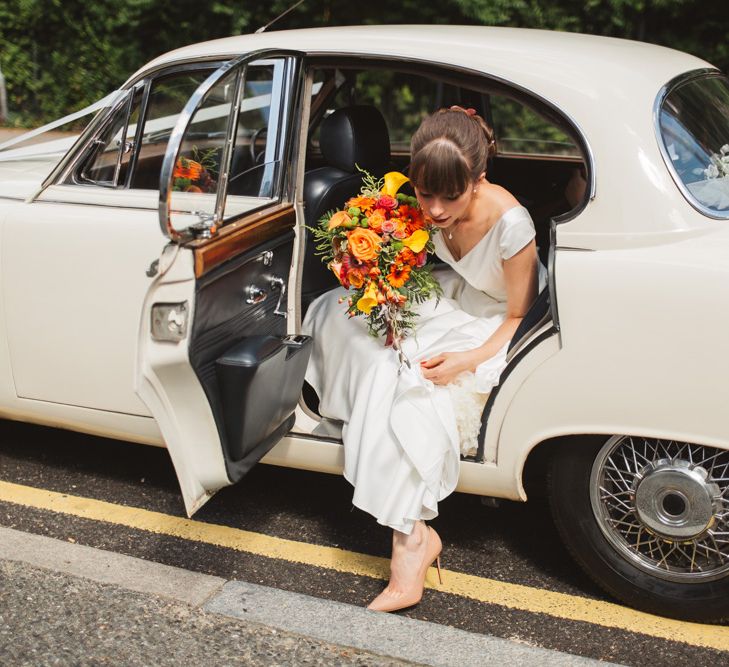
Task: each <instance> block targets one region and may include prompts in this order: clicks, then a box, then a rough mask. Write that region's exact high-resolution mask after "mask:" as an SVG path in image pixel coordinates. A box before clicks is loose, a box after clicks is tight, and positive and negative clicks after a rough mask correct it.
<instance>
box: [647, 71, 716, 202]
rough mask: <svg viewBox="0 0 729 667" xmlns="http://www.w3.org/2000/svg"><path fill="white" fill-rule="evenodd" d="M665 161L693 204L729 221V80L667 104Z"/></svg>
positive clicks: (679, 92)
mask: <svg viewBox="0 0 729 667" xmlns="http://www.w3.org/2000/svg"><path fill="white" fill-rule="evenodd" d="M659 132H660V137H661V140H662V142H663V148H664V157H665V158H666V162H667V164H668V165H669V168H670V170H671V172H672V173H673V175H674V177H675V178H677V183H678V184H679V187H681V189H682V190H683V192H684V193H685V194H686V196H687V197H688V199H689V201H690V202H692V203H693V204H694V205H695V206H697V207H698V208H699V209H700V210H702V211H704V212H706V213H709V214H710V215H714V216H720V217H729V80H727V79H726V78H725V77H723V76H718V75H714V76H709V77H702V78H700V79H693V80H690V81H688V82H686V83H684V84H682V85H679V86H677V87H676V88H674V89H673V90H671V91H670V92H669V94H668V95H667V96H666V98H665V100H664V101H663V103H662V104H661V110H660V116H659Z"/></svg>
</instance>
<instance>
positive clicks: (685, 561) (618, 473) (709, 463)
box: [590, 436, 729, 583]
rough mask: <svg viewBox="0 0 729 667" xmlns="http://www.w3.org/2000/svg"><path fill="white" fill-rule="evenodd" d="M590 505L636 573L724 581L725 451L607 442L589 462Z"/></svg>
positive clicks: (728, 455) (727, 539)
mask: <svg viewBox="0 0 729 667" xmlns="http://www.w3.org/2000/svg"><path fill="white" fill-rule="evenodd" d="M590 500H591V503H592V510H593V513H594V515H595V518H596V519H597V523H598V525H599V526H600V529H601V530H602V532H603V534H604V535H605V537H606V538H607V539H608V540H609V541H610V543H611V544H612V545H613V546H614V547H615V548H616V549H617V550H618V551H619V552H620V553H621V554H622V555H623V556H624V557H626V558H627V559H628V560H629V561H630V562H631V563H633V564H634V565H636V566H637V567H639V568H640V569H642V570H644V571H646V572H649V573H650V574H652V575H654V576H660V577H662V578H664V579H669V580H672V581H682V582H686V583H690V582H696V581H699V580H701V581H708V580H713V579H719V578H721V577H723V576H726V575H727V574H729V451H725V450H721V449H715V448H713V447H704V446H700V445H692V444H689V443H685V442H676V441H671V440H652V439H646V438H632V437H628V436H615V437H613V438H610V440H608V442H607V443H605V445H604V446H603V448H602V449H601V450H600V452H599V453H598V455H597V457H596V458H595V462H594V464H593V467H592V475H591V484H590Z"/></svg>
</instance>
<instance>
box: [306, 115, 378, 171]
mask: <svg viewBox="0 0 729 667" xmlns="http://www.w3.org/2000/svg"><path fill="white" fill-rule="evenodd" d="M319 145H320V147H321V154H322V156H323V157H324V159H325V160H326V161H327V162H328V163H329V164H330V165H331V166H333V167H337V168H338V169H342V170H344V171H350V172H354V171H356V169H355V166H354V165H355V164H357V165H359V166H360V167H362V168H363V169H373V168H375V167H382V166H383V165H386V164H387V163H388V162H389V161H390V135H389V134H388V132H387V124H386V123H385V119H384V118H383V117H382V114H381V113H380V112H379V111H378V110H377V109H376V108H375V107H370V106H365V105H358V106H352V107H344V108H343V109H337V110H336V111H335V112H334V113H333V114H331V116H327V117H326V118H325V119H324V121H323V122H322V124H321V133H320V135H319Z"/></svg>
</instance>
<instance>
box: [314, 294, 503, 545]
mask: <svg viewBox="0 0 729 667" xmlns="http://www.w3.org/2000/svg"><path fill="white" fill-rule="evenodd" d="M345 294H346V292H345V291H344V290H343V289H341V288H340V289H336V290H333V291H331V292H328V293H327V294H324V295H323V296H321V297H319V298H318V299H317V300H316V301H314V302H313V303H312V304H311V306H310V307H309V310H308V311H307V314H306V318H305V320H304V325H303V331H304V333H307V334H309V335H311V336H312V337H313V351H312V358H311V361H310V363H309V368H308V370H307V375H306V379H307V381H308V382H309V383H310V384H311V385H312V386H313V387H314V389H315V390H316V392H317V394H318V395H319V397H320V405H319V411H320V413H321V414H322V416H325V417H328V418H331V419H337V420H340V421H342V422H344V427H343V431H342V439H343V441H344V447H345V465H344V475H345V477H346V478H347V480H349V481H350V482H351V483H352V485H353V486H354V497H353V503H354V504H355V505H356V506H357V507H359V508H361V509H363V510H365V511H366V512H369V513H370V514H372V515H373V516H374V517H376V519H377V521H378V522H379V523H381V524H383V525H387V526H390V527H392V528H394V529H396V530H399V531H402V532H404V533H410V532H411V531H412V528H413V525H414V523H415V522H416V521H418V520H420V519H425V520H427V519H432V518H433V517H435V516H437V514H438V501H440V500H442V499H443V498H445V497H446V496H447V495H449V494H450V493H452V492H453V490H454V489H455V487H456V484H457V482H458V474H459V467H460V455H461V453H465V454H472V453H474V451H475V448H476V446H477V438H478V431H479V427H480V424H481V412H482V410H483V405H484V403H485V401H486V398H487V396H488V393H489V392H490V391H491V389H492V388H493V387H494V386H495V385H496V384H497V383H498V378H499V375H500V373H501V371H502V370H503V368H504V366H505V365H506V349H507V345H504V347H503V348H502V349H501V350H499V352H498V353H497V354H496V355H495V356H494V357H492V358H491V359H489V360H488V361H486V362H484V363H483V364H481V365H480V366H479V367H478V369H477V370H476V373H465V374H463V375H462V376H460V377H459V379H458V382H457V383H456V384H454V385H450V386H437V385H434V384H433V383H432V382H430V381H428V380H426V379H425V378H424V377H423V376H422V374H421V372H420V364H419V362H420V361H421V360H423V359H428V358H431V357H433V356H435V355H436V354H439V353H441V352H458V351H464V350H469V349H473V348H474V347H478V346H479V345H481V344H483V342H484V341H486V340H487V339H488V338H489V337H490V336H491V334H493V332H494V331H495V330H496V329H497V328H498V327H499V325H500V324H501V323H502V322H503V320H504V314H503V313H496V314H493V315H491V316H489V317H474V316H473V315H469V314H468V313H466V312H465V311H464V310H462V309H461V308H460V307H459V304H458V303H457V302H455V301H453V300H452V299H449V298H442V299H440V301H439V302H436V301H435V300H432V301H428V302H426V303H424V304H422V305H421V306H420V307H419V317H418V326H417V331H416V333H415V335H411V336H410V337H408V338H406V339H405V340H404V341H403V351H404V352H405V354H406V355H407V357H408V359H409V360H410V363H411V365H410V368H408V367H403V368H402V369H401V372H400V373H398V370H399V363H398V360H397V354H396V353H395V351H394V350H392V348H386V347H384V345H383V340H382V339H379V338H373V337H372V336H370V335H369V334H368V333H367V327H366V323H365V321H364V319H363V318H354V319H348V318H347V316H346V314H345V311H346V304H340V303H339V299H340V297H342V296H344V295H345Z"/></svg>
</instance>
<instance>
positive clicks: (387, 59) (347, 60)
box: [306, 53, 597, 223]
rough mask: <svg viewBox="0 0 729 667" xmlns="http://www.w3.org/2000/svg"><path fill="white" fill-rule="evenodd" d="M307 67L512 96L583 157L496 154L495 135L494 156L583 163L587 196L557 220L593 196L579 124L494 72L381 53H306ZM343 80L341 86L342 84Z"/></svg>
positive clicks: (591, 169)
mask: <svg viewBox="0 0 729 667" xmlns="http://www.w3.org/2000/svg"><path fill="white" fill-rule="evenodd" d="M306 67H307V69H309V68H314V69H323V68H328V69H332V70H337V69H338V70H342V71H343V72H345V73H346V71H347V70H361V69H377V68H380V69H393V68H396V69H397V71H398V72H401V73H410V74H413V75H416V76H426V77H427V76H435V77H437V78H438V80H439V81H442V82H443V83H450V84H452V85H454V86H460V87H462V88H468V89H469V90H471V91H472V92H474V93H480V94H481V95H482V97H484V98H488V97H489V96H490V95H491V94H498V95H502V96H505V97H509V98H511V99H514V100H515V101H516V102H518V103H519V104H522V105H524V106H527V107H528V108H530V109H531V110H532V111H534V112H535V113H537V114H538V115H540V116H542V117H543V118H544V119H545V120H547V121H549V122H551V123H553V124H554V125H555V126H557V127H559V128H560V129H562V130H563V131H564V132H565V133H566V134H567V135H568V137H569V138H570V139H571V140H572V141H573V142H574V143H575V145H576V147H577V149H578V151H579V152H580V153H581V154H582V156H583V158H580V157H578V156H552V155H547V156H543V155H531V154H521V153H499V152H498V137H497V157H503V158H509V159H512V158H513V159H530V160H554V161H568V162H575V163H577V162H579V163H580V164H584V165H585V171H586V174H585V176H586V181H587V188H586V196H585V198H584V201H583V202H582V204H581V205H578V206H577V207H575V209H573V210H572V211H570V212H569V213H568V214H567V217H564V216H560V218H559V220H558V222H559V223H561V222H567V221H568V220H571V219H572V218H573V217H576V215H577V214H578V213H579V212H580V211H582V209H583V208H584V206H586V205H587V203H588V202H589V201H592V200H593V199H594V198H595V195H596V192H597V188H596V174H595V159H594V153H593V150H592V147H591V145H590V143H589V141H588V139H587V136H586V135H585V133H584V131H583V130H582V127H581V126H580V124H579V123H578V122H577V121H576V120H575V119H574V118H573V117H572V116H571V115H570V114H569V113H567V112H565V111H564V110H562V109H561V108H560V107H559V105H557V104H556V103H554V102H552V101H551V100H548V99H547V98H545V97H543V96H542V95H540V94H538V93H535V92H534V91H532V90H529V89H527V88H525V87H524V86H522V85H521V84H518V83H515V82H513V81H509V80H507V79H504V78H502V77H499V76H496V75H494V74H489V73H487V72H484V71H482V70H474V69H471V68H468V67H464V66H461V65H453V64H450V63H444V62H440V61H435V60H424V59H413V58H404V57H399V56H381V55H370V54H368V55H362V56H358V55H352V54H331V53H326V54H309V57H308V58H307V62H306ZM345 83H346V82H343V83H342V85H345ZM340 87H341V86H336V87H334V89H333V90H331V91H329V96H328V98H327V99H325V100H324V101H323V102H322V103H321V105H320V107H319V108H326V104H327V102H328V101H329V100H331V99H333V98H335V97H336V95H337V94H338V92H339V90H340ZM485 108H487V109H488V110H487V111H486V119H487V120H488V121H490V120H491V119H490V118H488V115H489V111H490V103H486V104H485ZM322 119H323V114H321V113H320V114H319V115H318V116H317V117H316V118H312V119H311V122H310V125H309V133H308V136H307V146H308V147H309V149H311V137H312V135H313V132H314V130H315V129H316V126H317V125H318V124H320V123H321V121H322Z"/></svg>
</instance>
